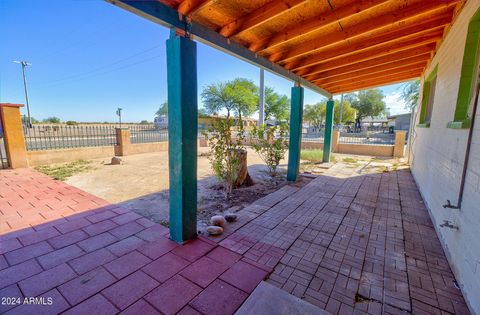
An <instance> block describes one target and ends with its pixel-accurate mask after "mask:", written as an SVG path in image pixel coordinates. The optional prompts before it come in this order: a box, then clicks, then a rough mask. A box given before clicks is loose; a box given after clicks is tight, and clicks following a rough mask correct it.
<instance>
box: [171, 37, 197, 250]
mask: <svg viewBox="0 0 480 315" xmlns="http://www.w3.org/2000/svg"><path fill="white" fill-rule="evenodd" d="M167 81H168V161H169V174H170V238H171V239H172V240H174V241H176V242H177V243H184V242H186V241H189V240H192V239H194V238H196V237H197V128H198V118H197V113H198V106H197V105H198V104H197V46H196V43H195V42H193V41H192V40H190V39H188V38H185V37H179V36H175V32H172V33H171V36H170V38H169V39H168V40H167Z"/></svg>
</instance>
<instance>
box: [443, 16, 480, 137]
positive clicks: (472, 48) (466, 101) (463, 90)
mask: <svg viewBox="0 0 480 315" xmlns="http://www.w3.org/2000/svg"><path fill="white" fill-rule="evenodd" d="M479 45H480V9H478V10H477V12H475V14H474V15H473V16H472V18H471V19H470V22H469V24H468V31H467V41H466V42H465V49H464V52H463V62H462V72H461V76H460V85H459V88H458V96H457V105H456V107H455V115H454V117H453V121H451V122H449V123H448V124H447V128H452V129H464V128H470V125H471V117H469V109H470V103H471V100H472V97H473V93H474V85H475V82H476V79H477V71H478V62H479V50H480V48H479Z"/></svg>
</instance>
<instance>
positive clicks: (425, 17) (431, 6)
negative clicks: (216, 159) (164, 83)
mask: <svg viewBox="0 0 480 315" xmlns="http://www.w3.org/2000/svg"><path fill="white" fill-rule="evenodd" d="M108 1H109V2H111V3H112V4H114V5H116V6H119V7H121V8H123V9H126V10H128V11H131V12H133V13H135V14H138V15H140V16H142V17H144V18H147V19H149V20H151V21H153V22H155V23H158V24H160V25H163V26H166V27H169V28H170V29H171V33H170V34H171V36H170V39H168V41H167V67H168V102H169V113H168V115H169V154H170V156H169V167H170V186H169V187H170V226H169V229H168V228H166V227H164V226H162V225H159V224H156V223H153V222H151V221H149V220H147V219H145V218H142V217H141V216H139V215H137V214H134V213H132V212H129V211H127V210H125V209H122V208H121V207H119V206H117V205H111V204H108V203H106V202H105V201H103V200H101V199H99V198H97V197H95V196H92V195H89V194H88V193H85V192H83V191H81V190H78V189H75V188H73V187H70V186H68V185H66V184H63V183H60V182H56V181H53V180H51V179H49V178H48V177H46V176H44V175H41V174H39V173H37V172H35V171H33V170H30V169H21V170H18V171H2V173H1V174H0V177H1V182H0V184H1V189H2V190H1V193H0V210H1V213H0V214H1V216H2V221H1V222H2V225H1V226H0V228H1V231H2V232H1V234H2V235H1V236H0V242H1V246H0V279H2V281H1V283H0V292H1V296H2V297H3V296H11V297H15V298H17V297H18V298H19V299H20V300H21V301H23V298H24V297H27V298H28V297H33V296H38V297H44V298H45V303H43V302H42V303H41V304H44V305H35V303H31V304H28V303H27V304H25V303H22V305H20V304H16V303H14V302H12V303H10V304H8V305H0V307H1V308H0V312H1V313H6V314H26V313H27V314H28V313H32V314H33V313H35V314H41V313H44V314H54V313H63V312H65V313H67V314H85V313H101V314H115V313H122V314H138V313H145V314H175V313H179V314H232V313H235V312H237V311H238V313H239V314H252V313H254V314H263V313H268V311H267V307H268V306H267V305H265V304H262V303H259V302H262V298H260V296H261V293H260V289H262V290H263V289H264V288H265V286H270V290H273V291H274V290H275V287H276V288H278V289H280V290H282V291H284V292H287V293H288V294H290V296H295V297H296V298H294V299H293V300H292V303H290V306H292V305H293V306H295V305H297V306H298V307H299V308H298V309H297V311H298V310H299V309H303V310H304V312H306V313H308V312H310V313H318V314H321V313H324V312H328V313H332V314H397V313H398V314H405V313H410V314H469V311H468V308H467V306H466V304H465V301H464V299H463V296H462V293H461V291H460V289H459V288H458V286H457V284H456V281H455V277H454V276H453V274H452V271H451V269H450V267H449V264H448V261H447V258H446V257H445V254H444V251H443V248H442V246H441V243H440V241H439V239H438V237H437V234H436V232H435V229H434V226H433V224H432V221H431V219H430V217H429V214H428V211H427V208H426V206H425V204H424V202H423V200H422V197H421V195H420V193H419V191H418V189H417V187H416V185H415V182H414V180H413V178H412V175H411V174H410V171H409V170H408V169H404V170H399V171H390V172H385V173H379V174H371V175H358V174H357V175H354V174H352V176H350V177H347V178H337V177H335V176H334V175H335V174H334V173H330V174H329V173H326V174H324V175H322V176H318V177H317V178H315V179H314V180H312V181H311V182H310V183H309V184H308V185H306V186H304V187H302V188H298V187H297V186H296V185H295V183H294V182H295V181H296V179H297V176H298V172H299V163H300V144H301V134H302V133H301V130H302V115H303V95H304V88H309V89H311V90H313V91H316V92H318V93H320V94H322V95H324V96H326V97H327V98H328V99H329V101H328V102H327V121H326V131H325V143H324V149H323V150H324V155H323V157H324V162H328V161H329V160H330V152H331V144H332V131H333V107H334V102H333V96H334V95H337V94H341V93H346V92H349V91H356V90H360V89H365V88H369V87H375V86H381V85H387V84H392V83H396V82H403V81H406V80H411V79H415V78H419V77H421V76H422V75H423V72H424V69H425V67H427V66H428V64H429V61H430V60H431V58H432V56H433V55H434V54H435V51H436V50H437V48H438V47H439V45H440V43H441V41H442V38H444V36H445V34H446V33H447V32H448V30H449V28H450V26H451V23H452V21H454V19H455V17H456V15H457V14H458V12H459V11H460V10H461V8H462V6H463V5H464V3H465V1H462V0H451V1H423V0H417V1H414V0H405V1H396V0H365V1H356V0H338V1H332V0H330V1H316V0H284V1H267V0H265V1H263V0H262V1H247V0H239V1H233V0H183V1H180V0H159V1H138V0H108ZM196 40H198V41H201V42H203V43H206V44H208V45H211V46H213V47H216V48H218V49H221V50H223V51H225V52H226V53H229V54H232V55H234V56H237V57H239V58H241V59H243V60H245V61H247V62H250V63H253V64H254V65H257V66H259V67H260V68H263V69H265V70H267V71H271V72H273V73H276V74H278V75H280V76H283V77H285V78H287V79H289V80H291V81H293V84H292V85H293V87H292V92H291V93H292V94H291V114H290V117H291V119H290V141H289V158H288V172H287V179H288V180H289V181H290V182H292V183H291V184H290V185H287V186H285V187H284V188H282V189H280V190H278V191H276V192H275V193H273V194H270V195H268V196H266V197H264V198H262V199H259V200H257V201H256V202H254V203H253V204H251V205H250V206H248V207H247V208H245V209H243V210H242V213H241V215H240V216H239V220H238V221H237V222H236V223H234V224H233V227H232V228H231V229H229V230H226V232H225V233H224V234H223V235H222V236H221V237H217V238H206V237H202V236H198V234H197V230H196V222H197V220H196V219H197V218H196V215H197V184H196V183H197V182H196V171H197V170H196V157H197V146H196V142H197V125H198V118H197V114H198V100H197V94H198V93H197V71H196V69H197V54H196V43H195V41H196ZM335 171H336V169H335V167H334V168H332V169H331V172H335ZM260 283H261V286H259V284H260ZM48 298H52V299H53V303H48ZM263 300H264V299H263ZM14 301H16V300H14ZM263 302H265V301H263ZM307 303H308V304H307ZM279 305H280V304H278V305H277V306H279ZM305 305H308V306H305ZM302 307H303V308H302ZM305 310H308V311H305ZM283 311H284V312H285V313H292V310H291V309H289V310H288V311H287V310H286V309H283ZM279 312H280V311H279Z"/></svg>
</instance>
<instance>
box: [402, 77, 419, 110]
mask: <svg viewBox="0 0 480 315" xmlns="http://www.w3.org/2000/svg"><path fill="white" fill-rule="evenodd" d="M419 94H420V80H415V81H410V82H407V83H405V84H404V85H403V89H402V92H401V94H400V98H401V99H403V100H404V101H405V108H408V109H410V110H411V109H412V108H414V107H415V106H416V105H417V104H418V96H419Z"/></svg>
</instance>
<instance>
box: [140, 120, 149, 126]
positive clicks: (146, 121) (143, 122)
mask: <svg viewBox="0 0 480 315" xmlns="http://www.w3.org/2000/svg"><path fill="white" fill-rule="evenodd" d="M148 124H149V122H148V120H142V121H141V122H140V125H148Z"/></svg>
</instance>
